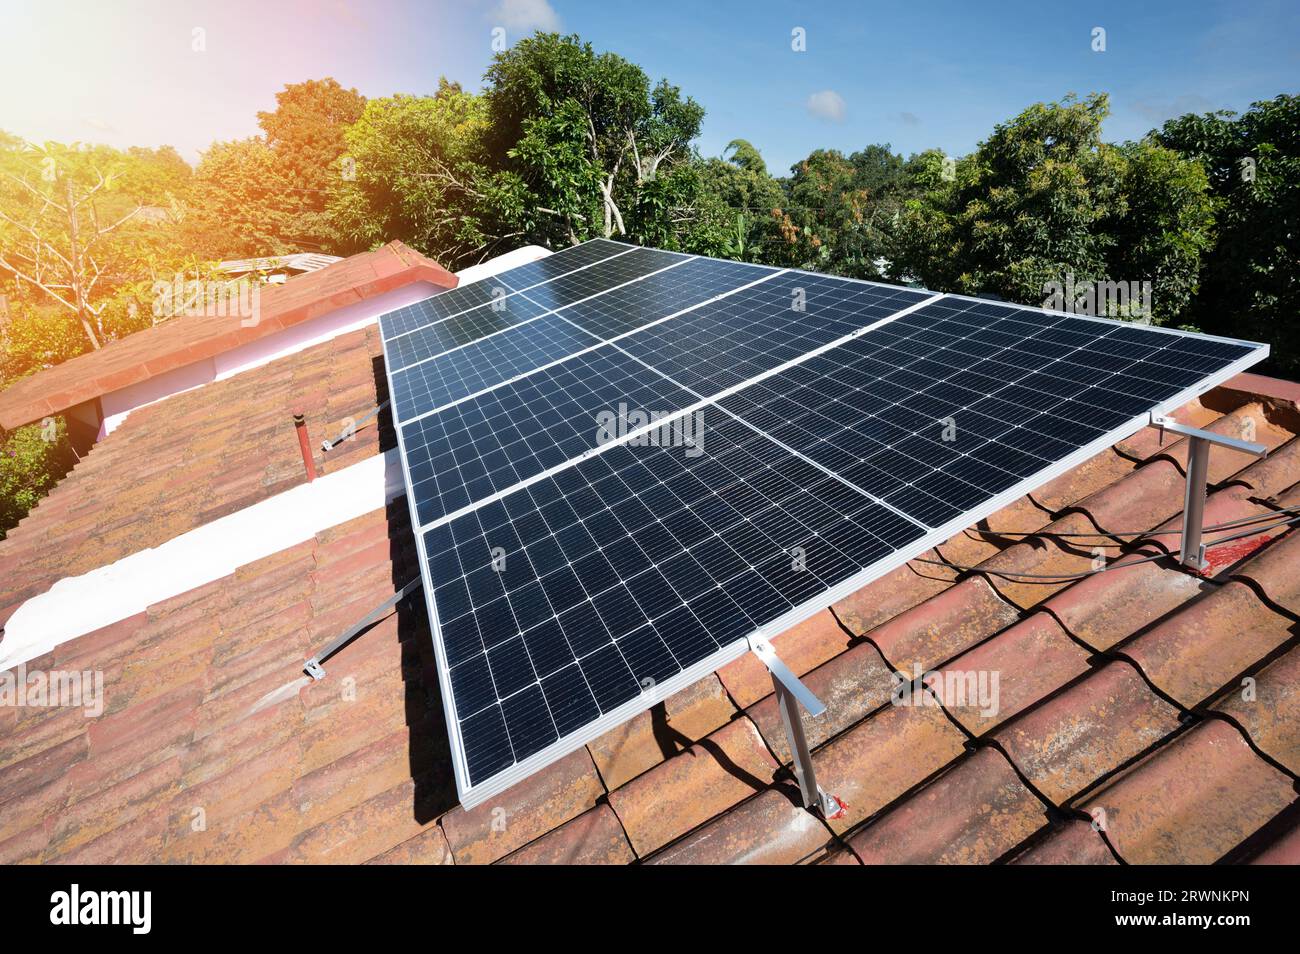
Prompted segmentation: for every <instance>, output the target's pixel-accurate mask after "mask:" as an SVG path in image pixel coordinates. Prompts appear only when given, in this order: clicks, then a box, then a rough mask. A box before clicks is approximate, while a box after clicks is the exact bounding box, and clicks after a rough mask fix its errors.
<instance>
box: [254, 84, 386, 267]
mask: <svg viewBox="0 0 1300 954" xmlns="http://www.w3.org/2000/svg"><path fill="white" fill-rule="evenodd" d="M275 101H276V108H275V110H274V111H272V112H259V113H258V114H257V122H258V125H259V126H260V127H261V128H262V132H263V133H264V134H265V137H266V145H267V148H268V149H270V151H271V153H272V154H273V156H274V158H275V160H276V165H277V166H278V167H279V173H280V176H281V177H282V178H283V179H284V185H283V188H284V189H285V190H286V194H285V198H286V199H287V200H288V202H287V204H288V206H289V212H288V217H289V221H288V224H287V225H286V226H285V228H286V236H285V237H286V238H289V239H290V240H291V241H292V242H294V243H295V244H296V245H298V246H299V247H303V246H312V247H316V248H326V247H333V246H334V241H333V233H332V230H331V229H330V227H329V221H328V217H327V215H326V206H327V202H328V198H329V191H330V189H331V187H332V186H333V185H334V183H335V181H336V180H337V179H338V177H339V159H340V157H342V156H343V154H344V152H345V150H346V148H347V146H346V133H347V128H348V127H349V126H351V125H352V124H353V123H355V122H356V121H357V120H358V119H360V118H361V113H362V111H363V109H364V108H365V105H366V98H365V97H364V96H362V95H361V94H360V93H358V92H357V91H356V90H355V89H344V88H343V87H342V86H340V85H339V83H338V81H337V80H335V79H333V78H332V77H326V78H325V79H322V80H307V81H306V82H304V83H290V84H289V85H287V86H285V88H284V89H282V90H281V91H280V92H278V93H276V94H275Z"/></svg>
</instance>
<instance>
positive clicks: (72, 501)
mask: <svg viewBox="0 0 1300 954" xmlns="http://www.w3.org/2000/svg"><path fill="white" fill-rule="evenodd" d="M382 352H383V348H382V346H381V344H380V341H379V332H378V330H377V328H376V327H375V326H373V325H372V326H369V327H367V328H364V329H361V330H358V331H353V332H350V333H347V334H344V335H340V336H338V337H336V338H334V339H332V340H330V341H328V342H325V343H324V344H320V345H316V346H315V347H312V348H309V349H307V350H305V351H301V352H298V353H297V354H293V355H289V356H287V357H284V358H281V359H280V360H278V361H275V362H272V363H271V364H267V365H263V366H262V367H260V368H255V369H253V370H251V371H246V372H244V373H242V374H237V375H235V376H234V377H230V378H226V379H225V380H222V381H215V382H212V383H210V384H207V385H205V386H203V387H201V388H198V389H195V390H192V391H186V392H183V393H181V394H177V395H173V396H172V397H170V398H168V399H167V400H165V401H160V402H158V403H156V404H151V405H148V406H146V407H142V408H138V409H136V410H134V411H132V412H131V413H130V414H129V415H128V416H127V418H126V420H124V421H123V422H122V424H121V425H120V426H119V427H118V428H117V429H116V430H114V431H113V432H112V433H111V434H109V435H108V436H107V437H105V438H104V439H103V440H102V441H100V442H99V443H98V444H96V445H95V447H94V448H93V450H92V451H91V452H90V453H89V454H87V455H86V456H85V457H84V458H83V459H82V460H81V461H80V462H79V463H78V464H77V465H76V467H74V468H73V470H72V472H71V473H70V474H68V475H67V476H66V477H65V478H64V479H63V480H62V481H60V482H59V484H58V485H57V486H55V488H54V489H53V490H52V491H51V492H50V494H49V496H47V497H46V498H45V499H44V500H42V501H41V503H40V505H39V506H38V507H36V508H35V509H33V510H32V511H31V512H30V513H29V514H28V515H27V516H26V517H25V518H24V519H23V520H22V521H21V522H20V523H19V524H18V526H17V527H15V528H14V529H12V530H10V531H9V534H8V536H7V537H6V538H5V539H4V540H0V627H2V626H3V625H4V623H5V621H6V620H7V619H8V618H9V617H10V616H11V615H12V614H13V611H14V610H15V609H17V608H18V605H19V604H21V603H22V602H23V601H25V600H27V599H30V598H31V597H32V596H35V595H36V594H37V593H40V592H43V591H45V590H47V589H49V588H50V586H51V585H52V584H53V583H54V582H55V581H56V580H58V579H61V578H63V577H66V576H77V575H79V574H82V573H86V572H89V571H90V570H92V569H95V568H96V567H100V566H107V565H108V564H110V563H112V562H114V561H116V560H118V559H121V558H122V557H125V556H129V555H130V554H132V553H137V552H139V551H141V550H144V549H146V548H149V547H156V546H158V545H159V544H161V543H164V542H166V541H167V540H170V539H172V538H173V537H176V536H178V535H180V534H182V533H185V532H186V531H188V530H193V529H194V528H195V527H198V526H201V525H202V524H205V523H208V522H210V521H212V520H214V519H216V518H218V517H221V516H224V515H226V514H229V513H234V512H235V511H238V510H241V509H243V508H244V507H247V506H249V505H250V504H253V503H256V502H257V501H259V500H263V499H265V498H267V497H270V496H272V495H274V494H277V493H280V492H281V491H284V490H287V489H289V488H290V487H293V486H295V485H297V484H300V483H303V482H304V481H305V480H306V471H305V468H304V467H303V462H302V454H301V451H300V450H299V447H298V438H297V435H296V433H295V431H294V425H293V419H292V415H293V412H294V408H295V407H296V406H298V405H301V407H302V409H303V411H304V414H305V417H306V421H307V431H308V433H309V434H310V435H311V438H312V443H313V446H314V448H315V460H316V466H317V470H318V472H324V473H328V472H330V471H332V470H336V469H338V468H340V467H345V466H347V465H348V464H352V463H355V462H356V461H358V460H361V459H362V458H364V457H369V456H371V455H372V454H374V453H376V452H377V451H378V450H379V447H380V442H379V429H377V428H376V427H374V426H370V427H365V426H363V427H361V428H359V429H358V430H357V432H356V435H355V437H354V438H352V439H350V440H348V441H344V442H343V443H342V444H340V445H339V446H338V447H337V448H335V449H334V450H332V451H330V453H329V454H323V453H321V451H320V449H319V448H320V442H321V441H322V440H324V439H325V438H326V437H335V436H337V435H338V433H339V431H340V430H341V428H342V421H343V419H344V418H347V417H352V418H354V419H359V418H361V417H362V416H363V415H364V414H366V413H367V412H368V411H369V410H370V409H371V408H373V407H375V406H376V405H377V403H378V402H380V401H382V400H384V399H385V398H386V397H387V393H386V386H385V384H384V383H383V381H384V377H383V374H382V372H381V373H380V374H378V376H376V372H375V367H376V364H375V363H376V362H377V361H381V360H382V359H381V358H380V357H379V356H380V355H381V354H382ZM380 366H381V367H382V365H380ZM386 422H387V412H385V414H384V415H383V418H382V419H381V423H384V424H386Z"/></svg>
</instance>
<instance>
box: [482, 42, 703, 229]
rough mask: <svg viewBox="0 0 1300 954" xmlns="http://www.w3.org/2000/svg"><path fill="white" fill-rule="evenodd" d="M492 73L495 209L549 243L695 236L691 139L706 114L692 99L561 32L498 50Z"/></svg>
mask: <svg viewBox="0 0 1300 954" xmlns="http://www.w3.org/2000/svg"><path fill="white" fill-rule="evenodd" d="M486 80H487V84H488V86H487V90H486V92H485V94H484V96H485V98H486V101H487V128H486V130H485V135H484V139H483V145H484V151H485V155H486V157H487V161H488V162H489V163H490V166H489V172H490V173H491V178H492V180H493V183H494V186H495V188H496V190H498V191H497V192H496V195H495V202H494V203H491V204H490V206H494V207H490V214H492V215H494V216H497V217H499V218H500V219H502V220H503V221H505V222H507V223H508V224H509V226H510V227H511V228H512V230H513V231H514V232H515V233H517V234H518V236H519V237H520V238H523V239H524V240H527V241H533V242H539V243H541V244H544V245H549V246H556V245H567V244H571V243H573V242H579V241H583V240H585V239H588V238H593V237H596V236H603V237H606V238H608V237H611V236H615V235H626V236H631V237H633V238H639V239H641V240H642V241H645V242H653V243H654V244H658V245H661V246H664V247H667V248H678V247H683V246H685V245H688V244H690V242H691V238H690V233H691V229H692V226H693V223H694V220H695V217H696V214H697V211H698V210H697V209H696V200H697V197H698V190H699V187H700V183H701V178H700V176H699V174H698V171H697V170H696V168H695V165H694V158H695V157H694V154H693V152H692V151H691V143H692V142H693V141H694V140H695V138H696V137H697V136H698V135H699V131H700V123H701V122H702V121H703V119H704V109H703V108H702V107H701V106H700V105H699V104H698V103H696V102H695V100H693V99H691V98H690V97H683V96H682V93H681V90H680V89H679V88H678V87H676V86H673V85H671V84H670V83H669V82H668V81H667V80H661V81H660V82H659V83H658V84H657V85H656V86H654V87H653V89H652V88H651V86H650V80H649V78H648V77H647V76H646V74H645V72H644V71H642V70H641V68H640V67H638V66H636V65H634V64H632V63H629V62H628V61H627V60H625V59H623V58H622V57H621V56H618V55H617V54H614V53H600V54H597V53H596V52H595V51H594V50H593V49H592V47H591V44H589V43H583V42H582V41H581V40H580V39H579V38H578V37H576V36H567V37H561V36H559V35H558V34H554V33H539V34H537V35H536V36H533V37H531V38H528V39H525V40H521V41H520V42H519V43H517V44H515V46H514V47H512V48H511V49H509V50H506V51H504V52H501V53H498V54H497V55H496V57H495V58H494V60H493V63H492V65H491V66H490V67H489V68H488V71H487V75H486Z"/></svg>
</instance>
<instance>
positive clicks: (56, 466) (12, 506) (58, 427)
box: [0, 418, 75, 540]
mask: <svg viewBox="0 0 1300 954" xmlns="http://www.w3.org/2000/svg"><path fill="white" fill-rule="evenodd" d="M47 438H52V439H47ZM74 461H75V457H74V456H73V453H72V448H71V445H70V444H69V443H68V438H67V427H66V425H65V423H64V421H63V419H62V418H53V419H51V420H50V426H47V425H46V424H44V423H39V424H29V425H28V426H26V427H20V428H18V429H17V430H15V431H14V432H13V433H11V434H7V435H4V437H3V439H0V540H3V539H4V537H5V534H6V533H8V531H10V530H12V529H13V528H14V527H16V526H17V525H18V521H19V520H21V519H22V518H23V517H25V516H26V515H27V512H28V511H29V510H31V508H32V507H34V506H36V504H37V503H38V502H39V501H40V499H41V498H42V497H44V496H45V495H46V494H47V493H49V491H50V488H51V487H53V486H54V485H55V484H56V483H57V482H58V481H59V479H60V478H62V477H63V475H64V474H66V473H67V472H68V470H70V469H71V467H72V465H73V463H74Z"/></svg>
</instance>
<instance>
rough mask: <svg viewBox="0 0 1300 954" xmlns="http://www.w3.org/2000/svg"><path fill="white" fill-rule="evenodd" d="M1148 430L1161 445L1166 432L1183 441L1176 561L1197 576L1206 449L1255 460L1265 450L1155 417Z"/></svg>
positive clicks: (1206, 472) (1202, 560) (1206, 476)
mask: <svg viewBox="0 0 1300 954" xmlns="http://www.w3.org/2000/svg"><path fill="white" fill-rule="evenodd" d="M1151 426H1152V427H1154V428H1157V429H1158V430H1159V431H1160V439H1161V442H1162V443H1163V442H1164V436H1165V432H1166V431H1167V432H1169V433H1171V434H1178V435H1181V436H1182V437H1185V438H1187V491H1186V494H1185V496H1184V497H1183V542H1182V547H1181V548H1180V551H1179V554H1178V559H1179V561H1180V562H1181V563H1182V564H1183V565H1184V566H1188V567H1191V568H1192V569H1193V570H1195V571H1197V572H1198V573H1199V572H1200V571H1201V570H1203V569H1205V567H1206V561H1205V544H1204V543H1202V542H1201V533H1202V528H1203V527H1204V526H1205V487H1206V484H1207V483H1208V482H1209V479H1210V478H1209V474H1210V445H1211V444H1218V445H1219V446H1220V447H1226V448H1229V449H1231V450H1235V451H1241V452H1242V453H1244V454H1253V455H1254V456H1255V457H1267V456H1268V448H1267V447H1265V446H1264V445H1263V444H1257V443H1255V442H1254V441H1247V440H1242V439H1240V438H1237V437H1228V436H1227V435H1224V434H1216V433H1214V432H1213V431H1203V430H1201V429H1200V428H1199V427H1190V426H1188V425H1186V424H1179V423H1178V422H1177V421H1175V420H1174V419H1173V418H1171V417H1165V416H1163V415H1159V414H1152V415H1151Z"/></svg>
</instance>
